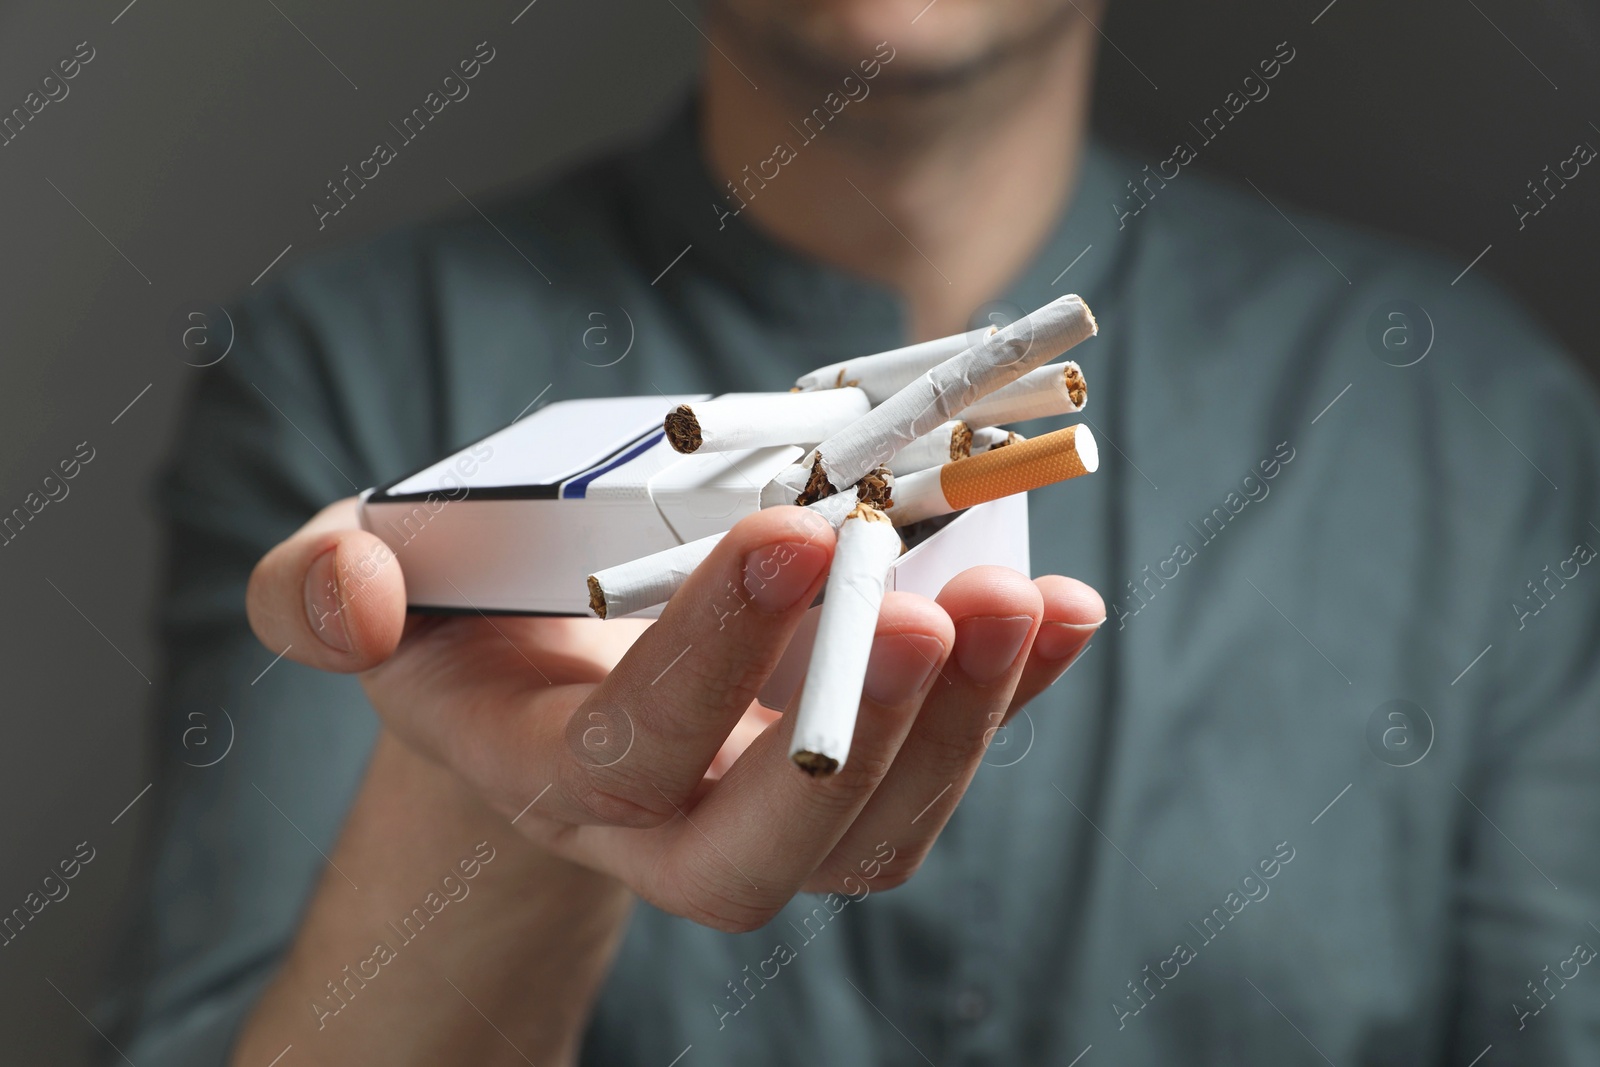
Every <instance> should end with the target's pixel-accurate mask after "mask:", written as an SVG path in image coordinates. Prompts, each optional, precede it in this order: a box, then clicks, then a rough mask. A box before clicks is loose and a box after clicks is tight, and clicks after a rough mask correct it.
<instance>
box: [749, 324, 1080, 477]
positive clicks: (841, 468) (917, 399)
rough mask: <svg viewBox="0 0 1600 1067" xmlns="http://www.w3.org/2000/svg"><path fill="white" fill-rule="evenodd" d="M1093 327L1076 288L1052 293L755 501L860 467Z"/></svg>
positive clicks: (876, 462)
mask: <svg viewBox="0 0 1600 1067" xmlns="http://www.w3.org/2000/svg"><path fill="white" fill-rule="evenodd" d="M1097 329H1098V327H1097V325H1096V324H1095V321H1094V315H1093V314H1092V313H1091V312H1090V311H1089V308H1088V305H1086V304H1085V303H1084V302H1083V300H1082V299H1081V298H1080V297H1078V296H1077V295H1068V296H1064V297H1061V298H1060V299H1058V300H1054V301H1052V302H1051V303H1049V304H1046V305H1045V306H1044V307H1042V308H1040V309H1039V310H1037V311H1035V312H1033V313H1032V314H1030V315H1025V316H1023V317H1022V318H1020V319H1018V320H1017V321H1016V322H1013V323H1012V324H1011V325H1009V326H1007V327H1006V328H1005V329H1003V330H999V331H996V332H995V333H992V334H990V335H989V336H987V337H985V338H983V339H982V340H981V341H979V342H978V343H976V344H974V345H973V346H972V347H971V348H968V349H967V350H966V351H964V352H961V353H959V354H958V355H955V356H953V357H951V358H950V359H948V360H946V361H945V362H943V363H941V364H939V365H938V366H937V367H934V368H933V369H931V370H929V371H928V372H927V373H926V374H924V375H922V376H921V377H920V378H918V379H917V380H916V381H914V382H912V383H911V384H910V385H908V386H906V387H905V388H904V389H901V390H900V391H899V392H898V393H895V394H894V395H893V396H891V397H890V398H889V399H888V400H885V401H884V402H883V403H882V404H879V405H878V406H877V407H875V408H873V409H872V410H871V411H869V412H867V413H866V414H865V415H863V416H862V417H861V418H859V419H857V420H856V421H855V422H853V423H851V424H850V425H849V426H846V427H845V428H844V429H842V430H839V431H838V432H836V433H834V434H832V435H830V436H829V437H828V438H827V439H826V440H824V441H823V442H822V443H821V444H819V445H817V447H816V448H815V449H813V450H812V451H811V452H809V453H807V454H806V456H805V457H803V458H802V459H801V461H800V462H799V463H798V464H796V465H795V466H793V467H790V468H788V469H787V470H785V471H782V472H780V473H779V474H778V475H777V477H775V478H773V479H772V481H771V482H770V483H768V485H767V486H766V487H765V488H764V489H763V490H762V497H761V500H762V504H763V506H767V505H770V504H774V503H796V502H798V503H810V502H811V501H813V500H818V499H821V498H822V497H824V496H827V495H829V494H830V493H833V492H837V491H838V489H839V487H841V486H846V485H853V484H855V482H856V481H857V480H858V479H859V478H860V477H861V476H862V475H863V474H865V473H866V472H867V471H869V470H871V469H873V468H874V467H878V466H881V465H883V464H885V463H887V462H888V461H889V460H890V459H892V458H893V457H894V454H895V453H896V452H898V451H899V450H900V449H901V448H903V447H905V446H906V445H908V444H910V443H911V442H912V441H914V440H916V439H917V438H918V437H921V436H922V435H923V434H925V433H927V432H928V431H930V430H932V429H933V428H934V427H935V426H937V425H939V424H940V423H941V422H946V421H948V420H950V419H952V418H955V417H956V414H957V412H960V411H962V410H963V409H965V408H968V407H971V406H972V405H973V404H975V403H976V402H977V401H978V400H979V399H980V398H982V397H984V396H986V395H988V394H989V393H992V392H994V391H995V390H996V389H999V388H1000V387H1002V386H1005V385H1009V384H1010V383H1012V382H1014V381H1016V380H1017V379H1018V378H1020V377H1022V376H1023V375H1024V374H1027V373H1028V372H1029V371H1030V370H1032V369H1033V368H1035V367H1037V366H1039V365H1040V364H1043V363H1047V362H1049V361H1050V360H1052V359H1054V358H1055V357H1056V356H1058V355H1060V354H1061V353H1062V352H1065V351H1066V350H1067V349H1069V348H1071V347H1072V346H1073V345H1075V344H1077V343H1078V342H1080V341H1082V340H1084V339H1085V338H1087V337H1091V336H1093V335H1094V334H1095V332H1096V331H1097Z"/></svg>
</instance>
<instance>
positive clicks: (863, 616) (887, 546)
mask: <svg viewBox="0 0 1600 1067" xmlns="http://www.w3.org/2000/svg"><path fill="white" fill-rule="evenodd" d="M902 547H903V546H902V545H901V542H900V535H899V534H898V533H896V532H895V528H894V525H893V524H892V523H891V522H890V521H889V517H888V516H887V515H885V514H884V513H883V512H881V511H878V510H877V509H875V508H872V507H869V506H867V505H865V504H862V505H859V506H857V507H856V508H855V509H854V510H852V511H851V512H850V513H849V515H847V516H846V517H845V520H844V522H843V524H842V525H840V527H839V541H838V544H837V546H836V547H835V548H834V550H833V566H832V568H831V569H830V570H829V572H828V585H827V590H826V592H825V593H824V594H823V602H822V616H821V618H820V619H819V620H818V623H817V636H816V641H815V643H814V644H813V645H812V646H811V663H810V666H809V667H808V668H807V669H806V683H805V689H804V690H803V691H802V692H801V694H800V708H799V710H798V711H797V712H796V713H795V722H794V735H793V736H792V737H791V738H790V740H789V758H790V759H791V760H793V761H794V763H795V765H796V766H797V767H799V768H800V769H801V770H803V771H805V772H806V773H807V774H810V775H812V776H813V777H819V776H823V775H829V774H833V773H834V772H835V771H837V770H838V769H839V768H840V767H843V766H844V762H845V759H846V757H848V756H849V755H850V739H851V736H852V735H853V734H854V733H855V729H856V712H857V711H858V710H859V708H860V706H861V689H862V685H863V683H864V682H865V680H866V677H867V660H868V659H869V658H870V657H871V655H872V635H873V632H874V631H875V630H876V629H877V628H878V609H879V608H880V607H882V606H883V594H884V589H885V587H886V585H887V584H888V577H889V568H890V566H891V565H893V563H894V561H895V559H896V558H897V557H898V556H899V555H900V551H901V548H902Z"/></svg>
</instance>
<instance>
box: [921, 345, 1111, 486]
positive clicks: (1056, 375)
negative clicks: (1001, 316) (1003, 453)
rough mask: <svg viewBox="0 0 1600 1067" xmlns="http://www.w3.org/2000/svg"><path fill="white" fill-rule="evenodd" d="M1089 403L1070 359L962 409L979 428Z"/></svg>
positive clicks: (1063, 411)
mask: <svg viewBox="0 0 1600 1067" xmlns="http://www.w3.org/2000/svg"><path fill="white" fill-rule="evenodd" d="M1088 402H1089V386H1088V383H1086V382H1085V381H1084V380H1083V371H1081V370H1079V369H1078V365H1077V364H1076V363H1073V362H1071V361H1068V362H1066V363H1052V364H1050V365H1049V366H1047V367H1040V368H1039V369H1038V370H1032V371H1029V372H1028V373H1027V374H1024V375H1023V376H1022V377H1020V378H1018V379H1017V380H1016V381H1014V382H1012V383H1011V384H1010V385H1007V386H1004V387H1002V388H999V389H996V390H995V391H994V392H992V393H990V394H989V395H988V396H986V397H984V398H983V399H982V400H980V401H978V402H977V403H976V404H972V405H970V406H969V407H966V408H963V409H962V411H961V421H962V422H964V423H966V424H967V425H968V426H971V427H974V428H976V427H979V426H1000V425H1002V424H1004V423H1008V422H1027V421H1028V420H1029V419H1048V418H1054V417H1055V416H1057V415H1073V414H1076V413H1077V412H1079V411H1082V410H1083V405H1084V404H1086V403H1088ZM891 466H892V465H891Z"/></svg>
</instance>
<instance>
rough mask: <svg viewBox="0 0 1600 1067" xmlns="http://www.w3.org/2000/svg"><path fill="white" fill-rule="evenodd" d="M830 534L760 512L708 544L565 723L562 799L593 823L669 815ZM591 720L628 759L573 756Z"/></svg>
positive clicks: (785, 631)
mask: <svg viewBox="0 0 1600 1067" xmlns="http://www.w3.org/2000/svg"><path fill="white" fill-rule="evenodd" d="M833 544H834V532H833V528H832V526H830V525H829V524H828V522H827V521H826V520H825V519H822V518H821V517H819V516H817V515H816V514H814V513H812V512H809V511H807V510H806V509H804V508H793V507H781V508H767V509H764V510H762V511H760V512H758V513H757V514H755V515H751V516H749V517H747V518H745V519H743V520H741V521H740V522H739V523H738V524H737V525H735V526H734V528H733V529H732V530H730V531H729V532H728V534H727V535H726V536H724V537H723V539H722V540H721V541H720V542H719V543H718V544H717V546H716V548H715V549H714V550H713V551H712V553H711V555H710V556H709V557H708V558H707V559H706V560H705V562H704V563H702V564H701V565H700V566H699V567H698V568H697V569H696V570H695V572H694V574H693V575H692V576H691V577H690V579H689V581H688V582H686V583H685V584H684V586H683V588H682V589H680V590H679V591H678V593H677V594H676V595H675V596H674V597H673V598H672V600H671V601H669V602H668V604H667V607H666V610H665V611H663V612H662V614H661V618H660V619H659V620H657V622H656V623H655V624H654V625H653V626H651V627H650V629H649V630H647V631H646V632H645V633H644V635H643V636H642V637H640V638H639V639H638V640H637V641H636V642H635V643H634V645H633V648H632V649H630V650H629V652H628V654H627V655H626V656H625V657H623V660H622V662H621V663H619V664H618V665H617V667H616V668H615V669H613V670H612V672H611V673H610V674H609V675H608V676H607V677H606V679H605V681H604V682H602V683H601V684H600V686H599V687H598V688H597V689H596V690H595V692H594V693H593V694H592V695H591V696H590V698H589V699H588V701H586V702H585V704H584V708H583V714H580V715H576V716H574V717H573V719H572V721H571V722H570V723H569V724H568V729H567V738H566V740H567V746H568V749H569V751H571V752H572V753H573V754H574V755H576V756H578V757H579V758H578V759H576V760H573V761H570V762H568V763H566V764H565V766H566V767H567V768H568V771H569V773H568V776H567V778H566V781H565V783H564V784H565V785H566V786H567V792H568V795H569V797H571V798H572V799H573V800H575V801H577V802H578V803H580V804H581V805H582V806H583V807H584V808H585V809H586V810H587V811H588V812H589V813H590V814H592V815H593V816H594V817H596V818H598V819H599V820H600V821H602V822H621V823H624V824H634V825H640V824H644V825H649V824H653V823H655V822H659V821H662V820H664V819H668V818H671V817H672V816H673V815H674V814H676V812H677V810H678V809H679V807H681V806H682V805H683V804H684V803H685V802H686V801H687V800H688V798H689V796H690V794H691V793H693V792H694V790H695V789H696V788H697V787H698V786H699V784H700V781H701V779H702V778H703V777H704V775H705V772H706V769H707V768H708V767H709V766H710V765H711V761H712V759H713V758H715V756H716V754H717V750H718V749H719V748H721V746H722V743H723V741H724V740H725V739H726V737H727V736H728V733H729V731H731V730H732V729H733V727H734V725H735V724H736V723H737V722H738V721H739V718H740V716H742V715H743V714H744V712H745V710H746V709H747V708H748V707H749V706H750V704H751V702H752V701H754V700H755V698H756V694H757V693H758V692H760V690H761V687H762V685H763V684H764V683H765V681H766V679H767V676H768V675H769V674H771V673H772V670H773V668H774V667H775V666H776V665H777V663H778V660H779V659H780V658H781V657H782V655H783V650H784V648H785V647H786V646H787V645H788V643H789V639H790V637H791V636H792V635H793V633H794V630H795V628H796V626H798V625H799V622H800V618H801V616H802V615H803V614H804V613H805V610H806V608H807V607H808V606H810V604H811V602H812V601H813V600H814V599H815V598H816V595H817V593H818V592H819V591H820V590H821V587H822V583H823V580H824V578H825V576H826V574H827V570H828V564H829V563H830V561H831V560H832V558H833ZM596 717H598V721H601V722H602V723H604V724H606V725H608V726H611V727H618V726H620V727H621V728H624V729H626V730H627V731H628V734H629V737H630V740H631V748H630V749H629V750H628V755H627V756H626V757H624V758H620V759H618V760H616V761H615V762H612V763H607V764H605V765H603V766H597V765H596V764H595V762H594V761H593V760H587V759H584V758H582V757H583V755H584V744H585V737H586V735H588V734H589V733H590V732H591V731H592V730H593V729H594V723H595V721H597V720H596Z"/></svg>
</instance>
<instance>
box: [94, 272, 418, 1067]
mask: <svg viewBox="0 0 1600 1067" xmlns="http://www.w3.org/2000/svg"><path fill="white" fill-rule="evenodd" d="M373 259H374V257H372V256H371V255H368V256H366V257H364V258H362V259H361V260H359V261H357V262H354V263H352V264H348V265H346V266H343V267H340V268H338V269H326V270H309V271H301V272H298V273H297V274H295V275H291V276H290V279H289V280H288V281H286V282H285V284H284V285H283V287H282V288H280V289H277V290H273V291H270V292H268V293H265V294H262V295H260V296H257V297H255V298H254V299H252V300H250V301H249V302H248V303H246V304H245V305H244V306H243V307H241V308H239V309H237V310H236V311H235V312H234V313H233V321H234V325H235V328H236V337H235V340H234V345H233V348H232V349H231V350H230V351H229V352H228V354H227V356H226V357H224V359H223V360H222V361H221V362H220V363H217V364H215V365H213V366H211V367H206V368H201V369H197V370H196V371H195V374H196V376H197V377H198V378H199V382H198V385H197V389H196V392H195V394H194V396H193V398H192V401H191V403H190V405H189V407H188V411H187V415H186V418H185V420H184V422H183V424H182V427H181V429H180V432H179V434H178V436H177V440H176V444H175V446H174V449H173V454H172V459H171V461H170V464H169V466H168V469H167V470H166V472H165V475H164V477H163V479H162V482H161V485H160V489H159V493H158V508H159V512H160V517H161V521H162V524H163V528H164V534H165V547H166V553H165V568H166V574H165V581H164V585H163V592H162V595H161V602H160V617H159V626H160V634H161V642H162V647H163V651H164V654H165V672H164V676H163V678H162V681H161V684H160V687H159V696H158V697H157V700H158V704H157V707H156V714H155V717H154V718H155V733H156V738H155V749H156V752H157V765H156V768H155V785H156V794H155V795H156V796H157V797H159V805H158V811H157V814H156V817H155V820H154V826H153V829H152V830H151V831H150V833H151V835H152V836H151V839H150V841H149V842H148V843H147V847H146V848H145V850H144V854H143V856H142V859H141V862H142V864H143V867H144V869H143V871H142V874H141V877H140V878H139V880H138V882H137V883H136V885H135V888H134V890H133V894H134V897H135V900H134V902H133V905H132V906H133V907H134V908H135V909H136V911H137V914H136V917H135V918H134V920H133V922H132V923H131V924H130V930H131V932H130V934H129V935H128V936H127V938H126V939H125V942H124V944H123V945H122V946H121V949H120V951H119V953H118V955H117V962H116V963H115V965H114V981H113V984H112V988H111V991H110V992H109V994H108V995H107V997H106V999H105V1000H104V1001H103V1002H102V1004H101V1006H100V1012H101V1015H102V1018H103V1019H105V1021H106V1022H105V1025H104V1026H102V1029H104V1030H105V1031H106V1033H107V1034H108V1035H109V1036H110V1038H111V1040H112V1041H114V1042H115V1044H116V1045H117V1046H118V1047H119V1048H120V1049H121V1051H122V1052H124V1053H126V1055H127V1056H128V1057H129V1058H131V1059H132V1061H133V1062H135V1063H163V1064H168V1065H185V1067H187V1065H191V1064H192V1065H196V1067H198V1065H201V1064H205V1065H215V1064H220V1063H224V1062H225V1061H226V1058H227V1055H228V1052H229V1049H230V1048H231V1046H232V1044H233V1042H234V1040H235V1038H236V1035H237V1031H238V1029H239V1026H240V1024H241V1022H242V1020H243V1019H244V1017H245V1016H246V1015H247V1013H248V1012H249V1010H250V1008H251V1007H252V1005H253V1004H254V1002H255V1000H256V998H257V997H258V996H259V995H260V993H261V992H262V990H263V987H264V986H265V985H266V983H267V981H268V980H269V979H270V977H271V975H272V973H273V970H274V969H275V967H276V966H277V965H278V963H279V961H280V959H281V957H282V956H283V954H284V952H285V950H286V948H287V947H288V945H289V943H290V941H291V939H292V937H293V936H294V931H295V930H296V928H297V926H298V924H299V922H300V918H301V915H302V912H303V910H304V908H305V906H306V904H307V901H308V899H309V896H310V894H311V891H312V889H313V887H314V884H315V881H316V879H317V878H318V876H319V874H320V872H321V870H322V868H323V866H324V863H325V859H324V854H325V853H328V852H331V850H332V848H333V842H334V839H335V837H336V835H337V833H338V830H339V828H340V825H341V824H342V822H343V819H344V815H345V812H346V810H347V809H348V807H349V805H350V803H351V801H352V799H353V797H354V794H355V791H356V788H357V786H358V784H359V780H360V778H361V775H362V773H363V770H364V767H365V764H366V760H367V757H368V755H369V752H370V749H371V745H372V742H373V739H374V737H375V736H376V730H377V726H376V720H375V716H374V714H373V712H372V711H371V709H370V707H369V706H368V705H367V702H366V700H365V697H364V695H363V694H362V692H361V689H360V686H359V684H358V683H357V682H356V681H355V680H354V679H352V678H349V677H341V676H334V675H328V674H323V673H320V672H317V671H313V670H310V669H308V668H305V667H301V666H299V665H297V664H295V663H293V662H292V661H290V660H288V659H282V658H278V657H279V654H280V653H282V652H283V651H284V650H283V649H266V648H263V647H261V645H260V644H259V643H258V642H257V641H256V639H255V637H254V636H253V634H252V633H251V631H250V629H249V626H248V623H247V621H246V616H245V608H244V596H245V585H246V582H247V580H248V578H249V575H250V571H251V568H252V567H253V566H254V564H255V562H256V561H257V560H258V559H260V557H261V556H262V555H263V554H264V553H265V552H266V551H267V550H268V549H270V548H271V547H272V546H273V545H274V544H276V543H277V542H278V541H280V540H282V539H283V538H284V537H286V536H287V535H289V534H290V533H292V532H293V531H294V530H295V529H296V528H297V527H298V526H299V525H301V524H302V523H303V522H304V521H305V520H306V519H307V518H309V517H310V516H311V515H313V514H314V513H315V512H316V511H317V510H319V509H320V508H321V507H323V506H324V505H326V504H328V503H330V502H332V501H334V500H337V499H340V498H343V497H348V496H351V495H354V494H355V493H357V492H358V491H359V490H360V489H361V488H363V487H365V486H369V485H372V484H374V482H376V481H378V480H379V479H380V477H390V478H392V477H395V476H397V475H399V474H401V473H404V466H405V465H406V464H407V463H414V464H417V465H420V461H421V460H422V459H423V458H425V457H426V456H427V455H429V454H431V450H432V449H434V448H435V447H436V445H437V441H436V440H434V439H433V438H434V435H433V434H431V433H430V432H428V427H429V421H428V418H427V414H426V412H427V405H426V401H425V400H424V399H422V396H423V394H424V393H425V390H424V389H422V388H412V389H410V390H406V389H399V390H392V391H388V392H386V390H387V389H388V386H387V385H386V383H389V382H395V381H402V382H403V381H406V380H409V381H410V382H412V383H413V384H415V383H418V382H419V381H420V382H426V380H427V378H426V376H425V372H424V371H423V368H422V366H421V364H422V363H424V362H425V361H426V358H427V357H426V354H425V350H424V349H423V348H422V347H421V344H422V342H421V341H418V340H414V338H417V337H418V336H420V335H423V334H425V333H426V331H424V330H416V329H415V328H414V326H415V322H414V319H413V318H410V317H408V315H407V313H406V311H405V308H406V307H407V306H408V305H409V306H411V307H417V306H423V305H425V303H426V301H423V300H418V299H415V297H416V293H415V286H414V284H413V283H412V282H411V281H409V280H408V279H406V278H403V277H402V278H393V277H391V278H388V279H379V281H380V282H382V284H379V285H372V284H370V282H371V279H370V278H367V279H365V280H363V278H364V275H367V274H369V273H372V272H373V271H374V268H373V266H372V262H373ZM391 262H393V260H391ZM385 269H398V268H385ZM363 293H371V294H373V295H372V296H370V297H363V296H362V295H361V294H363ZM352 294H354V295H352ZM380 325H381V329H380V328H379V327H380ZM385 333H390V334H392V335H393V343H392V344H391V343H390V338H387V337H385V336H384V334H385ZM364 361H365V363H364ZM375 411H381V412H383V417H382V418H377V417H376V416H374V414H373V412H375ZM407 427H409V433H407V432H406V431H405V428H407ZM108 1053H109V1050H108ZM107 1062H119V1063H120V1062H122V1058H121V1056H117V1055H112V1056H111V1059H110V1060H108V1061H107Z"/></svg>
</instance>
